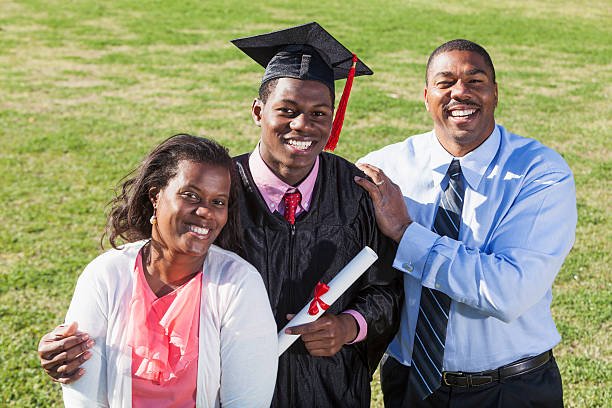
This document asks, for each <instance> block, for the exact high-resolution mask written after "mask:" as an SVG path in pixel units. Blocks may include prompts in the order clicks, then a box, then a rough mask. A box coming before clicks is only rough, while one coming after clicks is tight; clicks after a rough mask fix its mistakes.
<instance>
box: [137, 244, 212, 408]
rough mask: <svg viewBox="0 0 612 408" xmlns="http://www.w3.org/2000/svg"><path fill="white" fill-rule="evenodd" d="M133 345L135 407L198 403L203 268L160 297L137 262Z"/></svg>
mask: <svg viewBox="0 0 612 408" xmlns="http://www.w3.org/2000/svg"><path fill="white" fill-rule="evenodd" d="M134 274H135V279H134V289H133V293H132V301H131V303H130V320H129V326H128V345H130V346H131V347H132V406H133V407H176V408H178V407H181V408H182V407H194V406H195V401H196V387H197V377H198V331H199V327H200V324H199V323H200V299H201V291H202V273H201V272H200V273H198V274H197V275H195V276H194V277H193V278H192V279H190V280H189V281H188V282H187V283H185V284H183V285H182V286H180V287H179V288H176V289H175V290H174V291H173V292H171V293H168V294H167V295H165V296H162V297H160V298H158V297H157V296H156V295H155V293H153V291H152V290H151V288H150V287H149V284H148V283H147V280H146V278H145V276H144V268H143V266H142V250H141V251H140V253H139V254H138V258H137V259H136V267H135V268H134Z"/></svg>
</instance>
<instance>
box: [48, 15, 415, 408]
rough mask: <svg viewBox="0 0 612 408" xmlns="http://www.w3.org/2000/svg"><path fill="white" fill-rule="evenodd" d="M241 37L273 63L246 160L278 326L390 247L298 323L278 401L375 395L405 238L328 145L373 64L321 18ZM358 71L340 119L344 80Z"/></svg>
mask: <svg viewBox="0 0 612 408" xmlns="http://www.w3.org/2000/svg"><path fill="white" fill-rule="evenodd" d="M233 43H234V44H235V45H236V46H237V47H239V48H240V49H241V50H242V51H244V52H245V53H246V54H247V55H249V56H250V57H252V58H253V59H254V60H255V61H257V62H258V63H259V64H261V65H262V66H264V67H266V70H265V73H264V77H263V80H262V83H261V87H260V91H259V97H258V98H257V99H255V101H254V102H253V105H252V116H253V120H254V121H255V124H256V125H257V126H259V127H260V128H261V139H260V142H259V143H258V145H257V146H256V148H255V150H254V151H253V152H251V153H250V154H244V155H241V156H238V157H236V158H235V160H236V165H237V168H238V171H239V174H240V178H241V182H242V188H243V195H242V198H241V202H240V208H241V221H242V226H243V229H244V241H243V247H244V250H245V254H244V255H245V258H246V259H247V260H248V261H249V262H251V263H252V264H253V265H254V266H255V267H256V268H257V270H259V272H260V273H261V275H262V277H263V279H264V283H265V285H266V289H267V291H268V297H269V300H270V303H271V306H272V310H273V313H274V315H275V318H276V322H277V325H278V327H279V329H280V328H282V327H284V326H285V324H286V323H287V322H288V319H289V318H290V315H291V314H294V313H297V312H298V311H299V310H300V309H301V308H302V307H303V306H304V305H305V304H306V303H307V302H308V301H309V300H310V299H311V298H312V297H313V289H314V288H315V286H316V285H317V283H318V282H322V283H328V282H329V281H330V280H331V279H332V278H333V277H334V276H336V275H337V273H338V272H339V271H340V270H341V269H342V268H343V267H344V266H345V265H346V264H347V263H348V262H349V261H350V260H351V259H352V258H353V257H354V256H355V255H356V254H357V253H358V252H359V251H360V250H361V249H362V248H363V247H364V246H366V245H367V246H370V247H371V248H372V249H373V250H374V251H376V252H377V254H378V255H379V260H378V261H377V262H376V263H375V264H374V265H373V266H372V267H370V268H369V269H368V271H367V272H366V273H365V274H364V275H363V276H362V278H360V279H359V280H358V281H357V282H356V283H355V284H354V285H352V286H351V287H350V288H349V289H348V290H347V292H346V293H344V295H343V296H341V297H340V299H338V301H336V303H334V304H333V305H332V306H331V307H330V308H329V309H328V310H327V312H326V314H325V315H323V316H322V317H321V318H320V319H319V320H317V321H316V322H313V323H309V324H306V325H302V326H298V327H294V328H291V329H290V330H291V334H300V335H301V338H300V340H298V341H296V342H295V343H294V344H293V345H292V346H291V347H290V348H289V349H288V350H287V351H286V352H285V353H284V354H283V355H282V356H280V359H279V370H278V376H277V385H276V390H275V396H274V398H273V402H272V406H273V407H369V405H370V381H371V376H372V374H373V372H374V371H375V370H376V367H377V364H378V362H379V360H380V358H381V356H382V354H383V352H384V350H385V348H386V346H387V344H388V343H389V341H390V340H391V339H392V338H393V335H394V334H395V332H396V331H397V328H398V322H399V305H400V304H401V302H402V292H403V291H402V286H401V285H402V284H401V280H399V278H398V275H397V273H396V272H395V271H394V270H393V269H392V268H391V263H392V260H393V255H394V252H395V245H394V243H393V242H392V241H391V240H389V239H388V238H386V237H385V236H384V235H382V234H381V233H380V231H379V230H378V228H377V226H376V221H375V217H374V208H373V206H372V202H371V200H370V199H369V197H368V194H367V193H366V192H365V191H364V190H363V189H361V188H360V187H359V186H357V185H355V184H354V183H353V182H352V180H353V178H354V176H356V175H363V173H361V172H360V171H359V170H358V169H357V168H356V167H355V166H354V165H353V164H351V163H349V162H348V161H346V160H344V159H342V158H340V157H338V156H335V155H333V154H330V153H323V150H324V148H326V147H327V149H329V150H333V148H335V144H336V142H337V140H338V135H339V130H340V128H341V126H342V117H343V115H344V112H343V111H344V109H345V108H346V101H347V99H346V98H347V97H348V92H347V90H348V91H350V85H351V83H352V76H353V75H363V74H371V73H372V71H371V70H370V69H369V68H368V67H367V66H365V65H364V64H363V63H362V62H361V61H358V60H357V58H356V57H354V55H353V54H351V53H350V52H349V51H348V50H347V49H346V48H345V47H343V46H342V45H341V44H340V43H339V42H337V41H336V40H335V39H334V38H333V37H332V36H331V35H329V34H328V33H327V32H326V31H325V30H323V29H322V28H321V27H320V26H319V25H318V24H316V23H310V24H306V25H303V26H298V27H293V28H290V29H287V30H282V31H278V32H274V33H269V34H264V35H259V36H255V37H249V38H243V39H238V40H234V41H233ZM351 66H354V68H353V69H352V70H351ZM351 71H352V72H351ZM347 77H349V79H348V80H347V86H346V87H345V92H344V94H343V98H342V99H341V101H340V104H339V109H338V111H339V112H337V115H336V119H337V120H336V121H335V122H334V126H333V128H334V129H333V131H332V120H333V116H334V115H333V114H334V93H335V89H334V80H335V79H341V78H347ZM330 133H331V136H330ZM73 337H74V336H73ZM72 342H73V343H75V344H76V343H77V342H78V340H73V341H72ZM43 343H44V338H43V342H41V345H42V344H43ZM53 344H54V343H53V341H52V340H50V341H49V342H47V344H46V346H41V348H39V352H41V349H42V350H43V352H41V359H43V360H45V358H47V359H53V358H54V357H56V356H55V355H54V353H53V352H52V351H53V350H54V348H53ZM80 344H81V345H82V344H86V342H83V343H80ZM70 345H72V343H71V344H70ZM80 348H84V347H79V345H78V344H77V345H75V346H74V349H75V350H79V349H80ZM81 352H82V351H81ZM74 353H75V352H73V353H72V355H74ZM70 354H71V353H66V355H67V356H65V357H63V359H64V360H68V362H63V361H57V362H55V366H56V367H57V366H66V367H68V368H69V369H68V370H66V371H68V372H70V373H71V375H68V374H66V373H62V374H58V373H57V372H54V371H53V370H52V369H51V370H47V371H48V373H49V374H50V375H52V376H55V377H56V378H57V379H60V381H61V380H62V379H63V381H72V380H74V379H75V378H78V371H76V368H77V367H76V366H77V365H78V363H74V362H71V361H70V357H72V356H71V355H70ZM72 358H73V359H74V357H72ZM75 364H76V365H75ZM46 365H47V366H51V364H49V363H47V364H46ZM245 369H247V370H248V369H249V368H248V367H245Z"/></svg>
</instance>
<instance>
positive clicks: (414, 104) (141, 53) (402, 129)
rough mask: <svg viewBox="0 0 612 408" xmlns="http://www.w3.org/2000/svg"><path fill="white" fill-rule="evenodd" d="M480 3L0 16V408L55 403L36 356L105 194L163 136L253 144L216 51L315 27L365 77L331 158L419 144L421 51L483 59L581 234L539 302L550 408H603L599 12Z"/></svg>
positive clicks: (595, 7)
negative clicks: (560, 188) (553, 394)
mask: <svg viewBox="0 0 612 408" xmlns="http://www.w3.org/2000/svg"><path fill="white" fill-rule="evenodd" d="M490 3H491V2H488V1H472V0H463V1H454V0H450V1H447V2H444V3H440V4H437V2H434V1H426V0H418V1H410V2H408V1H404V2H400V1H397V2H393V1H387V0H372V1H363V2H343V1H325V2H323V1H322V2H300V3H296V4H294V5H293V6H292V7H291V8H289V7H288V6H287V5H286V4H287V3H286V2H283V1H268V2H264V4H260V3H256V2H252V1H245V0H225V1H223V2H220V1H219V2H213V1H202V0H200V1H181V2H171V1H155V2H151V1H111V2H97V1H86V0H84V1H56V0H47V1H36V0H21V1H15V0H0V327H1V329H0V365H1V366H2V369H0V405H2V406H19V407H47V406H58V405H60V404H61V398H60V391H59V386H57V385H56V384H53V383H51V382H50V381H49V380H47V379H46V378H45V376H44V375H43V373H42V370H41V369H40V368H39V365H38V358H37V356H36V353H35V350H36V345H37V343H38V339H39V338H40V336H41V335H42V334H43V333H44V332H46V331H48V330H49V329H51V328H52V327H54V326H55V325H56V324H58V323H60V322H61V321H62V319H63V315H64V313H65V311H66V309H67V306H68V303H69V301H70V298H71V296H72V290H73V288H74V284H75V282H76V278H77V276H78V275H79V273H80V272H81V270H82V268H83V267H84V266H85V265H86V264H87V263H88V262H89V260H91V259H93V258H94V257H95V256H96V255H97V254H98V253H99V252H100V249H99V239H100V235H101V232H102V228H103V225H104V221H105V216H104V214H105V204H106V203H107V202H108V201H109V200H110V198H111V197H112V194H113V188H114V186H115V185H116V183H117V181H118V180H119V179H120V178H121V177H122V176H123V175H124V174H125V173H126V172H128V171H129V170H130V169H132V168H133V167H135V166H136V165H137V163H138V161H139V160H140V158H141V157H142V156H143V155H144V154H145V153H146V152H147V151H148V150H149V149H150V148H152V147H153V146H154V145H156V144H157V143H158V142H160V141H161V140H163V139H165V138H166V137H168V136H170V135H172V134H175V133H179V132H188V133H192V134H197V135H202V136H207V137H211V138H214V139H216V140H218V141H220V142H222V143H224V144H226V145H227V146H229V147H230V148H231V152H232V153H233V154H238V153H242V152H246V151H249V150H251V149H252V148H253V146H254V145H255V143H256V141H257V139H258V129H257V128H256V127H255V126H254V125H253V123H252V121H251V118H250V112H249V109H250V105H251V102H252V98H253V97H254V96H255V95H256V92H257V88H258V84H259V79H260V77H261V74H262V71H261V70H260V69H259V68H258V67H257V66H256V65H255V64H254V63H252V62H251V61H250V60H249V59H248V58H246V57H245V56H244V55H242V53H241V52H240V51H238V50H237V49H235V48H234V47H233V46H232V45H231V44H230V43H229V40H230V39H233V38H236V37H240V36H243V35H249V34H255V33H260V32H264V31H267V30H274V29H278V28H282V27H286V26H290V25H295V24H301V23H305V22H309V21H314V20H316V21H318V22H319V23H321V24H322V25H323V26H324V27H326V28H327V29H328V30H329V31H330V32H331V33H333V34H334V35H335V36H336V37H337V38H339V39H340V40H341V41H342V42H343V43H344V44H346V45H347V46H348V47H349V48H350V49H352V50H353V51H355V52H356V53H357V54H358V55H359V56H360V57H361V58H362V59H363V60H364V61H365V62H366V63H367V64H368V65H369V66H370V67H371V68H372V69H373V70H374V72H375V75H374V76H373V77H360V78H357V79H356V80H355V85H354V90H353V96H352V97H351V102H350V105H349V111H348V115H347V120H346V122H345V125H344V132H343V139H342V140H341V141H340V145H339V147H338V149H337V150H336V152H337V154H339V155H342V156H345V157H347V158H349V159H351V160H355V159H357V158H358V157H360V156H361V155H363V154H365V153H366V152H368V151H370V150H373V149H376V148H379V147H381V146H383V145H385V144H389V143H392V142H396V141H399V140H402V139H404V138H405V137H407V136H409V135H411V134H415V133H420V132H423V131H427V130H429V129H430V128H431V120H430V118H429V117H428V116H427V114H426V112H425V109H424V106H423V103H422V92H423V90H422V88H423V78H424V65H425V62H426V60H427V56H428V54H429V52H431V50H433V48H435V47H436V46H437V45H439V44H441V43H442V42H444V41H446V40H449V39H452V38H468V39H471V40H474V41H476V42H479V43H481V44H482V45H484V46H485V47H486V48H487V49H488V51H489V52H490V53H491V56H492V58H493V62H494V63H495V66H496V69H497V74H498V82H499V87H500V104H499V107H498V110H497V120H498V122H499V123H501V124H503V125H505V126H506V127H507V128H508V129H509V130H511V131H513V132H515V133H519V134H522V135H525V136H530V137H534V138H536V139H539V140H541V141H542V142H544V143H545V144H547V145H549V146H551V147H553V148H554V149H556V150H557V151H559V152H560V153H561V154H562V155H563V156H564V157H565V159H566V160H567V161H568V163H569V165H570V167H571V168H572V169H573V171H574V175H575V178H576V184H577V194H578V213H579V225H578V231H577V240H576V244H575V246H574V249H573V251H572V253H571V254H570V256H569V258H568V259H567V261H566V262H565V265H564V267H563V269H562V271H561V273H560V274H559V276H558V277H557V280H556V282H555V285H554V288H553V289H554V303H553V313H554V315H555V318H556V321H557V324H558V328H559V330H560V331H561V334H562V336H563V340H562V342H561V344H560V345H559V346H558V347H557V348H556V349H555V353H556V355H557V359H558V363H559V366H560V368H561V372H562V375H563V381H564V391H565V400H566V405H567V406H570V407H593V406H610V401H612V391H611V390H612V378H611V377H612V353H611V346H610V341H609V340H608V336H609V334H610V332H609V330H611V329H612V323H611V322H612V296H611V293H612V291H611V289H612V284H611V282H612V279H611V275H610V272H609V270H608V268H609V266H610V252H611V246H610V242H611V241H612V240H611V236H610V232H609V231H610V229H611V227H612V226H611V225H610V205H609V204H606V203H610V201H611V197H610V189H611V188H612V184H611V183H610V181H609V179H610V177H611V171H610V168H611V153H610V140H611V139H610V136H611V135H610V130H609V129H610V127H611V126H612V121H611V110H610V103H609V97H610V93H611V90H612V81H611V80H612V47H611V44H612V35H611V29H610V27H611V26H612V13H611V9H612V6H611V5H610V2H609V1H607V0H594V1H588V2H587V1H569V0H567V1H566V0H561V1H554V0H545V1H536V2H533V1H520V0H510V1H504V2H498V3H497V5H490ZM313 4H314V5H313ZM349 4H350V5H349ZM606 27H608V28H606ZM338 88H339V90H341V88H342V85H340V86H338ZM543 239H547V238H546V237H543ZM374 387H375V391H374V396H373V401H372V406H376V407H379V406H382V397H381V395H380V391H379V389H378V383H377V381H375V383H374Z"/></svg>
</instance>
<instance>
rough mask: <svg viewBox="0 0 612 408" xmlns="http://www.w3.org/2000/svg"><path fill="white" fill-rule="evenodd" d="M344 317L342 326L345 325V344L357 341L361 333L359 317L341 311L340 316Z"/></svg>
mask: <svg viewBox="0 0 612 408" xmlns="http://www.w3.org/2000/svg"><path fill="white" fill-rule="evenodd" d="M339 317H340V318H341V319H342V326H343V327H344V330H343V331H344V333H345V341H344V344H349V343H352V342H353V341H355V339H356V338H357V335H358V334H359V324H358V323H357V319H355V317H353V315H351V314H350V313H341V314H340V316H339Z"/></svg>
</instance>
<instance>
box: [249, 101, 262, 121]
mask: <svg viewBox="0 0 612 408" xmlns="http://www.w3.org/2000/svg"><path fill="white" fill-rule="evenodd" d="M263 107H264V103H263V102H262V101H261V100H260V99H257V98H255V99H254V100H253V104H252V105H251V117H252V118H253V122H255V125H257V126H261V112H262V111H263Z"/></svg>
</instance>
